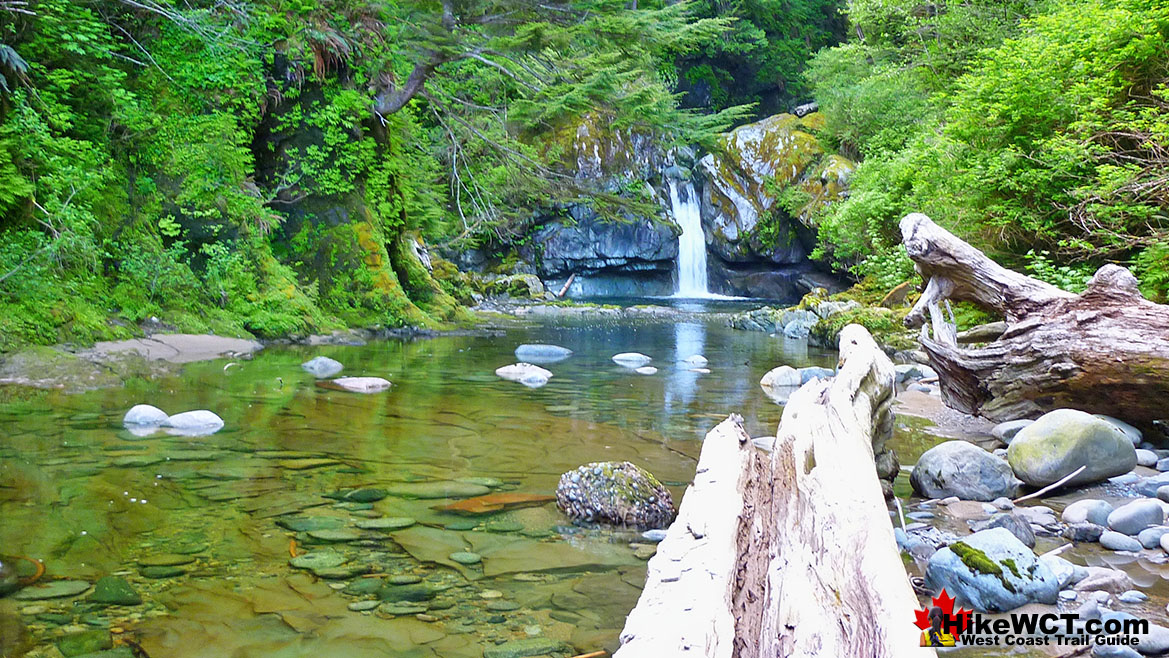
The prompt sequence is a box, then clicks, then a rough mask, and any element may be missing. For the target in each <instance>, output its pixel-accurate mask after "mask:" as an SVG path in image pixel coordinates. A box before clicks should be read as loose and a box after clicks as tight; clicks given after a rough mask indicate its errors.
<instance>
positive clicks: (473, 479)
mask: <svg viewBox="0 0 1169 658" xmlns="http://www.w3.org/2000/svg"><path fill="white" fill-rule="evenodd" d="M455 482H463V483H466V484H478V485H482V486H484V487H491V488H492V489H494V488H496V487H502V486H503V480H500V479H499V478H493V477H481V476H478V475H472V476H470V477H465V478H455Z"/></svg>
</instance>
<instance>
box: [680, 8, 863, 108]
mask: <svg viewBox="0 0 1169 658" xmlns="http://www.w3.org/2000/svg"><path fill="white" fill-rule="evenodd" d="M693 4H694V13H695V15H696V16H700V17H707V18H714V17H719V18H722V19H724V20H726V19H730V20H731V21H732V22H731V23H730V25H729V27H728V28H727V29H726V30H725V31H723V32H721V33H720V34H718V35H717V36H716V37H714V38H711V39H705V40H703V41H702V42H701V44H700V45H699V46H698V47H697V48H695V49H694V50H693V51H692V52H690V53H688V54H683V55H681V56H680V57H679V58H678V68H679V69H680V70H681V72H682V79H683V80H685V81H686V84H684V85H683V88H684V89H686V90H687V91H688V94H687V97H686V98H687V102H689V103H691V104H694V105H700V106H703V107H709V108H711V109H714V110H718V109H723V108H727V107H732V106H735V105H742V104H758V105H759V106H760V107H761V109H762V112H761V114H764V115H768V114H773V113H776V112H782V111H787V110H788V109H790V107H789V106H790V105H791V104H793V103H794V102H798V101H801V100H802V99H805V98H806V97H807V95H808V92H809V91H810V90H809V89H808V86H807V84H806V83H805V81H804V79H803V76H802V75H801V74H802V72H803V70H804V66H805V64H806V62H807V61H808V59H809V58H810V57H811V56H812V54H813V53H815V52H816V51H817V50H819V49H820V48H822V47H824V46H830V45H833V44H835V43H837V42H839V41H840V40H841V39H842V38H843V37H844V34H845V19H844V17H843V15H842V14H841V12H840V9H841V8H842V6H843V4H844V3H843V2H842V0H730V1H727V0H698V1H697V2H694V3H693Z"/></svg>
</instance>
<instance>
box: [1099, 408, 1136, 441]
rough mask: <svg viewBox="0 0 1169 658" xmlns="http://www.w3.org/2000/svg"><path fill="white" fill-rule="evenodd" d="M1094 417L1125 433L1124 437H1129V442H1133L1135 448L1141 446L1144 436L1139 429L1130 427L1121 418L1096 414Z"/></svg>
mask: <svg viewBox="0 0 1169 658" xmlns="http://www.w3.org/2000/svg"><path fill="white" fill-rule="evenodd" d="M1094 415H1095V416H1096V417H1097V418H1099V419H1100V420H1103V421H1105V422H1107V423H1109V424H1111V425H1112V426H1113V427H1115V428H1116V429H1118V430H1120V431H1121V432H1124V435H1125V436H1127V437H1128V439H1129V441H1132V444H1133V445H1134V446H1136V445H1140V443H1141V436H1142V434H1141V431H1140V430H1139V429H1137V428H1135V427H1133V426H1132V425H1129V424H1128V423H1126V422H1124V421H1123V420H1120V419H1119V418H1113V417H1112V416H1105V415H1104V414H1094Z"/></svg>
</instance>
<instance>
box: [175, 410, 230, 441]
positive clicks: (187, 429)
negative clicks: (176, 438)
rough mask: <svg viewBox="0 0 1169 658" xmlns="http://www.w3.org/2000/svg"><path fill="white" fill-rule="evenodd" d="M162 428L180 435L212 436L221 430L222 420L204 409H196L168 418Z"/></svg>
mask: <svg viewBox="0 0 1169 658" xmlns="http://www.w3.org/2000/svg"><path fill="white" fill-rule="evenodd" d="M162 426H163V427H169V428H170V429H172V430H175V431H177V432H179V433H182V434H191V435H203V434H214V433H215V432H218V431H219V430H221V429H223V419H222V418H220V417H219V416H217V415H216V414H215V413H213V412H210V411H207V410H206V409H196V410H195V411H184V412H183V413H181V414H175V415H173V416H170V417H169V418H167V419H166V420H165V421H164V422H163V423H162Z"/></svg>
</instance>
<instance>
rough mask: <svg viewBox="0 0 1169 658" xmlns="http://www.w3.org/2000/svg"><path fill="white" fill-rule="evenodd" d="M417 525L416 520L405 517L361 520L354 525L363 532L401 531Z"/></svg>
mask: <svg viewBox="0 0 1169 658" xmlns="http://www.w3.org/2000/svg"><path fill="white" fill-rule="evenodd" d="M415 523H416V521H415V520H414V519H411V518H409V517H405V516H385V517H382V518H379V519H361V520H359V521H356V522H354V524H353V525H355V526H357V527H358V528H361V529H362V530H401V529H402V528H409V527H410V526H412V525H414V524H415Z"/></svg>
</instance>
